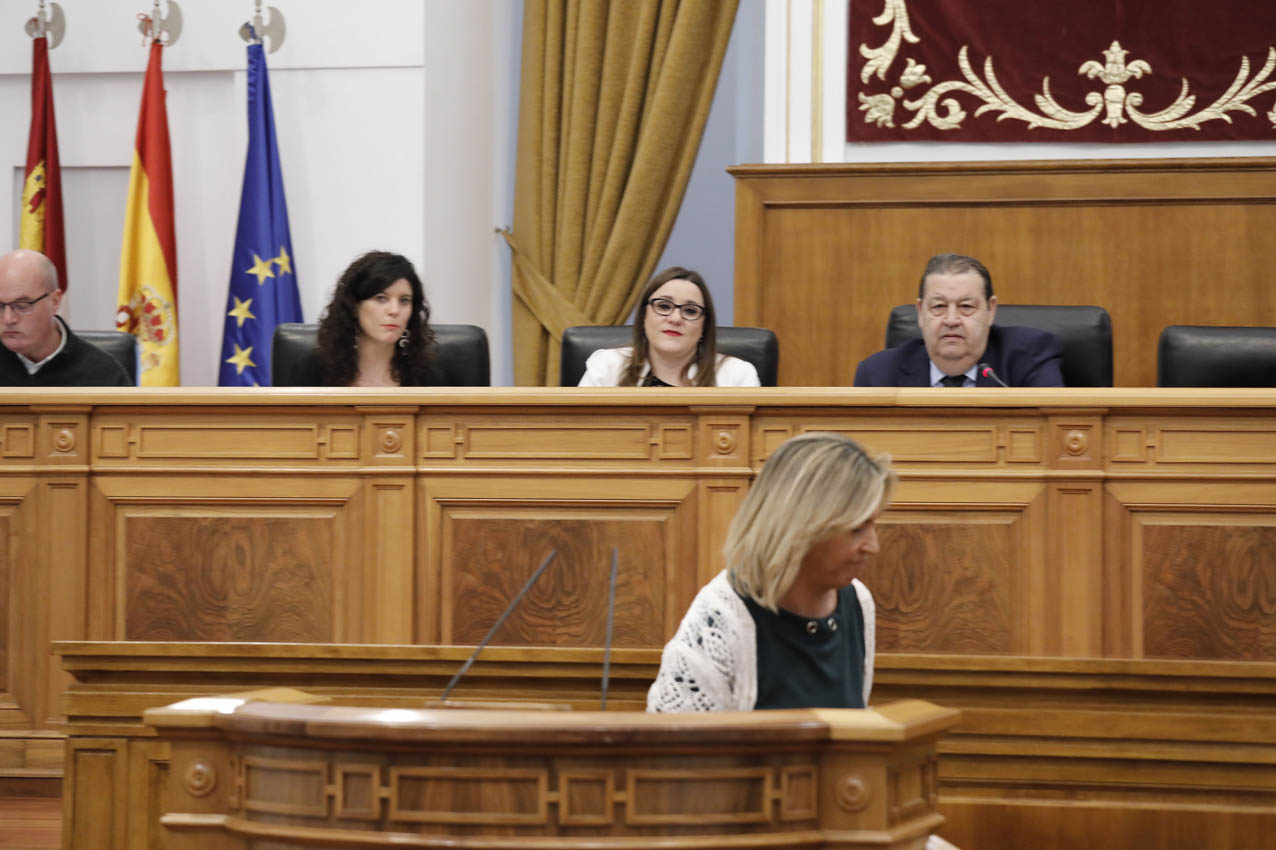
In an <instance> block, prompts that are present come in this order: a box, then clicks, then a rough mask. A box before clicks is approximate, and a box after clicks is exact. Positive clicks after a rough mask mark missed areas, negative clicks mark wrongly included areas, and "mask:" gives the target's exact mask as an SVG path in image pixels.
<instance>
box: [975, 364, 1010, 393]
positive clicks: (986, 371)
mask: <svg viewBox="0 0 1276 850" xmlns="http://www.w3.org/2000/svg"><path fill="white" fill-rule="evenodd" d="M979 374H981V375H983V376H984V377H985V378H992V379H993V380H994V381H996V382H997V383H999V384H1001V385H1002V386H1003V387H1005V388H1006V389H1010V384H1007V383H1006V382H1005V381H1003V380H1002V379H1001V378H999V377H997V373H996V372H994V371H993V370H992V367H991V366H989V365H988V364H987V363H980V364H979Z"/></svg>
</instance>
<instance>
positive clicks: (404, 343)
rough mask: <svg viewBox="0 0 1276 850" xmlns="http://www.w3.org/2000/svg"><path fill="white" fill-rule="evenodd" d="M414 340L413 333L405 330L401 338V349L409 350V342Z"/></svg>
mask: <svg viewBox="0 0 1276 850" xmlns="http://www.w3.org/2000/svg"><path fill="white" fill-rule="evenodd" d="M411 338H412V332H411V331H409V330H408V329H407V328H404V329H403V334H402V335H401V336H400V337H399V348H407V347H408V340H410V339H411Z"/></svg>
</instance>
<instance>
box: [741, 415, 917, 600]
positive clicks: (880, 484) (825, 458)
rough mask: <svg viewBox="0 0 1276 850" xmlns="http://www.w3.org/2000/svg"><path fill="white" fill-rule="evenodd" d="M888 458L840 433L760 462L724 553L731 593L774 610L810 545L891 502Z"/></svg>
mask: <svg viewBox="0 0 1276 850" xmlns="http://www.w3.org/2000/svg"><path fill="white" fill-rule="evenodd" d="M894 486H895V473H894V472H892V471H891V468H890V457H888V456H887V455H882V456H880V457H878V458H876V459H874V458H871V457H869V456H868V453H867V452H865V451H864V449H862V448H860V446H859V445H858V444H857V443H856V442H855V441H854V440H851V439H848V438H847V437H843V436H842V435H841V434H829V433H822V432H813V433H810V434H802V435H801V436H798V437H794V438H792V439H791V440H787V441H786V442H784V443H783V444H781V446H780V447H779V448H778V449H776V450H775V452H774V453H773V454H772V455H771V456H770V457H769V458H767V462H766V465H765V466H763V467H762V473H761V474H760V475H759V476H758V480H757V481H755V482H754V483H753V487H752V488H750V490H749V493H748V495H746V496H745V497H744V502H743V503H741V505H740V509H739V510H738V511H736V514H735V518H734V519H733V520H731V528H730V529H729V530H728V531H727V542H726V545H725V546H724V547H723V553H724V554H725V555H726V560H727V570H728V575H729V577H730V579H731V584H732V585H733V586H734V587H735V589H736V591H737V592H739V593H741V594H744V595H746V596H749V597H752V598H753V600H754V601H755V602H757V603H758V604H759V605H761V606H763V607H765V608H769V609H770V610H772V611H775V610H776V609H777V607H778V603H779V600H780V599H782V598H783V597H784V594H786V593H788V591H789V588H790V587H792V586H793V581H794V579H796V578H797V574H798V570H799V569H800V568H801V566H802V559H803V558H804V557H806V553H807V552H808V551H810V549H811V547H812V546H814V545H815V544H817V543H819V542H821V541H824V540H827V539H828V538H830V537H832V536H834V535H837V534H845V533H847V532H849V531H851V530H852V529H855V528H858V527H859V526H860V525H863V524H864V522H865V521H867V520H868V518H869V517H871V516H872V515H873V514H874V513H876V512H877V511H878V509H880V508H882V507H885V506H886V504H887V503H888V502H889V501H890V497H891V491H892V490H893V489H894Z"/></svg>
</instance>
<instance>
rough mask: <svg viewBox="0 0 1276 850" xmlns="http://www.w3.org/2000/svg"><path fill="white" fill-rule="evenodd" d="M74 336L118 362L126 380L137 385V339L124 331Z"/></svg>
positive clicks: (79, 333)
mask: <svg viewBox="0 0 1276 850" xmlns="http://www.w3.org/2000/svg"><path fill="white" fill-rule="evenodd" d="M75 335H76V336H78V337H79V338H80V339H82V340H84V341H85V342H91V343H93V344H94V345H96V346H97V347H98V348H100V349H102V350H103V351H105V352H106V353H107V354H109V355H111V356H112V357H114V358H115V359H116V360H118V361H119V364H120V365H121V366H123V367H124V373H125V374H126V375H128V379H129V380H130V381H132V382H133V383H134V384H136V383H137V337H135V336H133V335H132V334H126V333H124V331H76V332H75Z"/></svg>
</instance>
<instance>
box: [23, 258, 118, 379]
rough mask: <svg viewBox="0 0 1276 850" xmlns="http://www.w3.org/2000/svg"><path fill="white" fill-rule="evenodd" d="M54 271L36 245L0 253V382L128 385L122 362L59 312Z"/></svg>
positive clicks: (60, 301) (56, 273) (60, 294)
mask: <svg viewBox="0 0 1276 850" xmlns="http://www.w3.org/2000/svg"><path fill="white" fill-rule="evenodd" d="M61 303H62V292H61V291H60V290H59V289H58V271H57V269H56V268H54V266H53V263H51V262H50V261H49V258H48V257H46V256H44V255H43V254H41V253H39V252H37V251H27V250H18V251H13V252H11V253H9V254H5V255H4V256H3V257H0V341H3V342H4V346H3V348H0V385H3V386H7V387H128V386H132V385H133V384H132V382H131V381H130V380H129V379H128V375H126V374H125V372H124V367H122V366H121V365H120V364H119V363H117V362H116V361H115V360H114V358H112V357H111V356H110V355H109V354H107V353H106V352H104V351H102V350H101V349H100V348H98V347H97V346H95V345H93V344H92V343H88V342H85V341H84V340H82V339H80V338H79V337H77V336H76V335H75V334H73V333H71V329H70V328H69V327H67V325H66V322H64V321H62V319H61V318H60V317H59V316H58V315H57V312H58V305H59V304H61Z"/></svg>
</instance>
